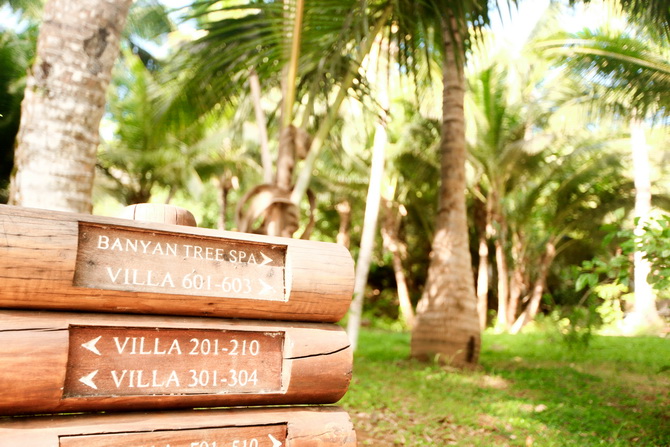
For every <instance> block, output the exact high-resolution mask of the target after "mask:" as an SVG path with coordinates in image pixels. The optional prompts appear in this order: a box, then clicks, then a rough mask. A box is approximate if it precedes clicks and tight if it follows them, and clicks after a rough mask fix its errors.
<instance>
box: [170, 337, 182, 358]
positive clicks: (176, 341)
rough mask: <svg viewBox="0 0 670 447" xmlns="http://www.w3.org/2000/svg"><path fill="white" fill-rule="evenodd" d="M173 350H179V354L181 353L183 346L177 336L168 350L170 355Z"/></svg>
mask: <svg viewBox="0 0 670 447" xmlns="http://www.w3.org/2000/svg"><path fill="white" fill-rule="evenodd" d="M172 351H177V354H179V355H181V347H180V346H179V341H178V340H177V339H176V338H175V339H174V340H172V345H171V346H170V349H169V350H168V355H171V354H172Z"/></svg>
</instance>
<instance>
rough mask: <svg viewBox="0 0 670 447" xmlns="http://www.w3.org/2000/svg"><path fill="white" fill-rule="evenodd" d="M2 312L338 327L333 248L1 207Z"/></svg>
mask: <svg viewBox="0 0 670 447" xmlns="http://www.w3.org/2000/svg"><path fill="white" fill-rule="evenodd" d="M0 253H1V256H0V307H5V308H7V307H9V308H24V309H29V308H30V309H58V310H87V311H95V312H122V313H144V314H172V315H210V316H220V317H233V318H253V319H272V320H301V321H322V322H336V321H339V320H340V319H341V318H342V317H343V316H344V314H345V313H346V311H347V309H348V307H349V303H350V302H351V296H352V292H353V275H354V272H353V260H352V258H351V255H350V254H349V252H348V251H347V250H346V249H345V248H344V247H342V246H339V245H337V244H333V243H325V242H317V241H304V240H296V239H288V238H277V237H268V236H257V235H250V234H243V233H234V232H223V231H215V230H210V229H204V228H192V227H181V226H176V225H166V224H158V223H151V224H148V223H139V222H135V221H130V220H125V219H116V218H102V217H94V216H88V215H78V214H72V213H60V212H53V211H42V210H30V209H26V208H20V207H12V206H7V205H0Z"/></svg>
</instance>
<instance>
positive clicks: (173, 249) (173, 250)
mask: <svg viewBox="0 0 670 447" xmlns="http://www.w3.org/2000/svg"><path fill="white" fill-rule="evenodd" d="M165 249H166V250H167V254H169V255H172V256H177V244H176V243H174V244H167V243H166V244H165Z"/></svg>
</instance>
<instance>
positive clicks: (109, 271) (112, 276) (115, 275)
mask: <svg viewBox="0 0 670 447" xmlns="http://www.w3.org/2000/svg"><path fill="white" fill-rule="evenodd" d="M119 273H121V269H118V270H117V271H116V273H114V272H113V271H112V268H111V267H107V274H109V279H111V280H112V282H113V283H114V284H116V280H117V279H119Z"/></svg>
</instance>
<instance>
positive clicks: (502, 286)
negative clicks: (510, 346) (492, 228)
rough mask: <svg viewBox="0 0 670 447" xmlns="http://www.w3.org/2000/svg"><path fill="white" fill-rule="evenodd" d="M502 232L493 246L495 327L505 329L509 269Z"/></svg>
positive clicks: (507, 308)
mask: <svg viewBox="0 0 670 447" xmlns="http://www.w3.org/2000/svg"><path fill="white" fill-rule="evenodd" d="M503 234H504V232H503V231H500V232H499V233H498V237H497V238H496V240H495V242H494V244H495V248H496V270H497V271H498V318H497V320H498V321H497V324H496V326H497V327H498V328H499V329H502V330H506V329H507V315H508V310H509V269H508V267H507V257H506V256H505V248H504V246H503V241H502V240H501V239H502V237H503Z"/></svg>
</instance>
